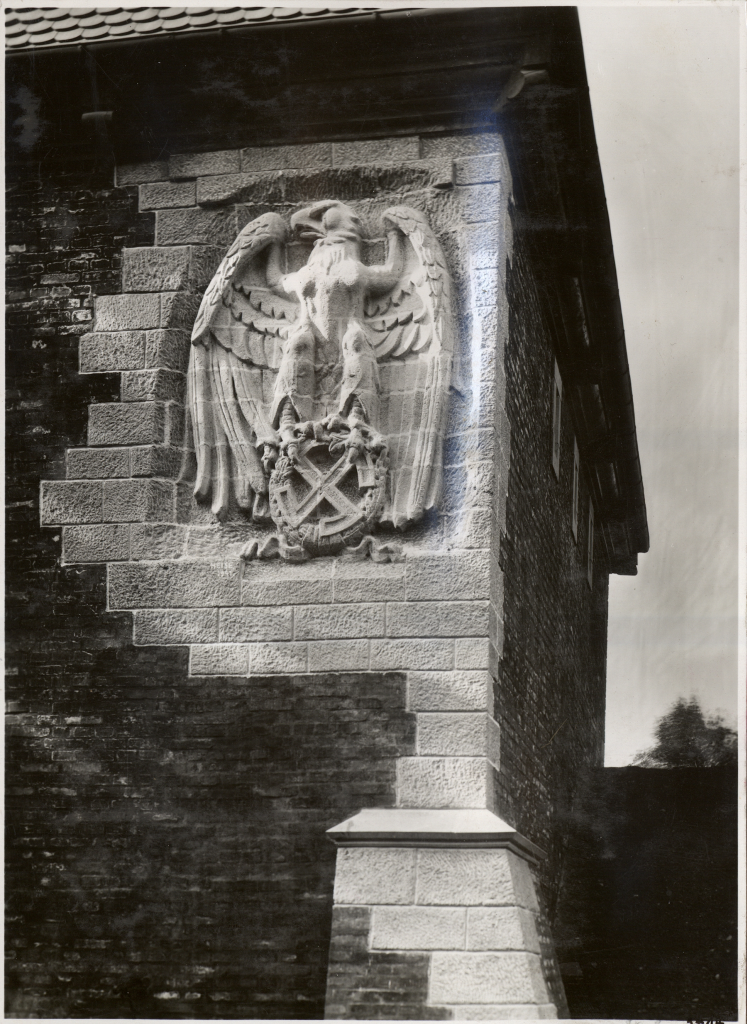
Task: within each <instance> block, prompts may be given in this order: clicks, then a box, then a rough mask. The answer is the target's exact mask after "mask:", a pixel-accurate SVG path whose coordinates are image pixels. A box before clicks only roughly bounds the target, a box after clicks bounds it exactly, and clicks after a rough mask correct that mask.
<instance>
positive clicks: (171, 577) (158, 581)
mask: <svg viewBox="0 0 747 1024" xmlns="http://www.w3.org/2000/svg"><path fill="white" fill-rule="evenodd" d="M240 579H241V565H240V563H239V562H238V561H237V562H232V563H231V562H229V563H227V564H220V563H218V564H215V563H212V564H211V563H208V562H188V561H181V562H143V563H140V564H138V565H113V566H111V567H110V569H109V606H110V608H201V607H219V606H221V605H225V606H230V605H237V604H238V603H239V587H240Z"/></svg>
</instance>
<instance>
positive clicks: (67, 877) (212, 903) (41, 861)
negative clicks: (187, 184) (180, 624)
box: [6, 179, 414, 1019]
mask: <svg viewBox="0 0 747 1024" xmlns="http://www.w3.org/2000/svg"><path fill="white" fill-rule="evenodd" d="M152 220H153V218H152V216H151V215H142V214H138V212H137V195H136V189H134V188H130V189H112V188H110V187H108V186H107V185H106V183H104V182H101V181H93V180H87V181H82V180H76V181H73V180H72V179H68V180H66V181H63V182H60V183H57V184H50V183H47V184H44V185H42V184H40V183H36V182H28V183H26V184H24V185H22V186H16V187H15V188H13V189H12V190H11V193H10V196H9V206H8V223H9V231H8V244H9V246H10V253H9V255H10V260H11V262H10V265H9V266H10V269H11V274H10V275H9V278H8V287H9V290H10V291H11V296H10V298H11V306H10V311H9V314H8V331H7V343H8V358H7V400H8V412H7V475H8V481H9V482H8V489H7V501H8V506H9V507H8V517H7V534H6V538H7V566H6V587H7V594H6V599H7V604H6V615H7V622H6V630H7V642H8V678H7V688H6V695H7V699H8V711H9V716H8V730H7V737H8V742H7V748H6V785H7V796H6V826H7V834H6V893H7V899H8V909H7V918H6V951H7V956H8V968H7V974H6V977H7V982H6V994H7V1012H8V1015H9V1016H11V1017H40V1016H41V1017H111V1018H114V1017H124V1018H127V1017H148V1018H159V1017H174V1018H229V1019H231V1018H233V1019H236V1018H247V1017H248V1018H252V1017H265V1018H278V1017H280V1018H288V1017H290V1018H294V1017H295V1018H319V1017H322V1015H323V1007H324V991H325V983H326V968H327V956H328V945H329V932H330V921H331V913H332V886H333V880H334V857H335V850H334V847H333V845H332V844H331V843H330V842H329V841H328V840H327V839H326V837H325V835H324V832H325V829H327V828H329V827H330V826H332V825H334V824H337V823H339V822H340V821H341V820H343V819H344V818H345V817H347V816H349V815H351V814H353V813H355V812H357V811H358V810H360V809H361V807H364V806H372V805H376V806H387V805H390V804H391V803H392V802H393V798H394V797H393V794H394V764H395V759H396V757H397V756H399V755H402V754H410V753H412V752H413V750H412V745H413V736H414V722H413V716H411V715H409V714H406V713H405V711H404V702H405V693H404V676H403V675H401V674H396V673H392V674H388V675H373V674H366V675H365V676H361V675H358V676H356V675H350V674H348V675H340V676H335V677H332V676H330V677H325V676H305V677H303V676H302V677H287V676H283V677H275V678H263V679H252V680H242V679H236V678H227V679H206V678H202V679H199V678H198V679H190V678H188V675H187V649H186V648H171V649H166V648H135V647H133V646H132V625H131V618H130V615H129V614H123V613H118V614H110V613H107V612H106V611H105V607H106V580H105V568H104V566H71V567H66V568H62V567H61V566H60V564H59V556H60V531H59V530H56V531H55V530H50V529H44V530H42V529H40V527H39V525H38V523H39V509H38V496H39V481H40V479H52V478H55V477H57V478H59V477H62V476H63V475H64V450H65V447H66V446H77V445H82V444H84V443H85V429H86V421H87V404H88V403H89V402H94V401H96V402H102V401H103V402H105V401H116V400H117V399H118V397H119V396H118V378H117V377H116V376H115V375H94V376H91V377H80V376H79V375H78V373H77V365H78V361H77V343H78V336H79V335H80V334H82V333H84V332H85V331H86V330H89V329H90V311H91V307H92V300H93V296H94V295H95V294H100V293H103V292H115V291H119V290H120V282H119V277H120V270H119V254H120V252H121V247H122V245H123V244H125V243H127V244H130V245H138V244H140V245H145V244H149V243H152Z"/></svg>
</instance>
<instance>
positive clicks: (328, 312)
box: [187, 200, 453, 528]
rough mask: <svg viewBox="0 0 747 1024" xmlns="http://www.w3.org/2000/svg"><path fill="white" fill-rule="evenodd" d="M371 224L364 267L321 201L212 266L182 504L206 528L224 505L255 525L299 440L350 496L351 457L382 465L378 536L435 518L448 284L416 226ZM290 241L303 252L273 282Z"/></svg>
mask: <svg viewBox="0 0 747 1024" xmlns="http://www.w3.org/2000/svg"><path fill="white" fill-rule="evenodd" d="M382 221H383V226H384V228H385V230H386V235H387V258H386V262H385V263H383V264H380V265H376V266H367V265H365V264H364V263H363V262H362V260H361V247H362V242H363V231H362V226H361V222H360V220H359V218H358V216H357V215H356V214H355V212H354V211H353V210H352V209H351V208H350V207H348V206H346V205H345V204H343V203H341V202H337V201H334V200H326V201H323V202H318V203H315V204H314V205H312V206H310V207H308V208H306V209H304V210H300V211H299V212H297V213H295V214H294V215H293V216H292V218H291V223H290V227H289V226H288V225H286V223H285V221H284V220H283V219H282V217H280V216H279V215H278V214H275V213H266V214H263V215H262V216H261V217H258V218H257V219H256V220H254V221H252V222H251V223H250V224H248V225H247V226H246V227H245V228H244V229H243V230H242V232H241V233H240V234H239V236H238V238H237V239H236V240H235V242H234V243H233V245H232V246H231V248H230V249H229V250H228V252H227V253H226V256H225V258H224V259H223V261H222V262H221V264H220V266H219V268H218V270H217V272H216V274H215V276H214V278H213V280H212V281H211V283H210V285H209V286H208V288H207V290H206V292H205V295H204V297H203V300H202V304H201V306H200V309H199V312H198V315H197V319H196V321H195V325H194V330H193V333H192V347H191V352H190V361H189V370H188V396H187V404H188V415H189V420H190V422H191V427H192V435H193V441H194V452H195V456H196V462H197V467H196V479H195V485H194V493H195V496H196V497H197V499H198V500H203V501H204V500H211V501H212V508H213V511H214V512H215V513H216V514H217V515H218V516H219V517H222V516H224V515H225V514H226V513H227V511H228V508H229V503H230V501H231V494H232V490H233V493H234V494H235V498H236V501H237V503H238V505H239V507H240V508H242V509H244V510H246V512H248V513H249V514H250V515H252V516H253V517H254V518H256V519H263V518H267V517H268V514H269V512H270V507H269V503H268V493H269V487H268V485H269V483H270V480H271V477H272V479H275V477H274V474H280V477H284V476H287V475H288V473H289V472H290V471H291V470H292V468H293V467H294V465H295V464H296V462H297V460H298V459H299V458H300V454H299V452H300V451H301V449H302V448H303V445H304V439H309V438H311V439H312V440H313V439H314V438H316V439H317V441H321V439H322V438H326V439H327V441H328V443H329V445H330V447H329V450H330V452H335V453H336V454H337V455H339V456H340V457H341V458H342V457H343V456H344V460H345V461H344V464H343V466H342V470H341V471H340V472H341V473H342V471H343V470H344V469H345V466H346V465H348V464H349V465H351V466H352V465H354V464H357V465H358V471H359V482H360V481H362V484H361V486H363V487H365V486H366V480H367V479H368V478H367V476H366V472H365V467H364V465H363V457H364V456H365V455H366V453H367V452H368V453H369V455H370V453H371V452H373V453H374V455H375V457H376V458H379V459H380V453H382V452H385V453H386V463H387V465H388V482H387V486H386V488H385V492H386V493H385V497H384V498H383V504H382V506H381V508H380V509H379V511H378V513H377V519H378V520H379V521H384V522H389V523H391V524H393V525H394V526H395V527H398V528H402V527H404V526H406V525H407V524H408V523H410V522H413V521H416V520H418V519H419V518H420V517H421V516H422V515H423V512H424V511H425V510H427V509H429V508H433V507H434V506H435V505H436V504H437V502H438V500H439V497H440V491H441V483H442V451H441V449H442V440H443V434H444V427H445V417H446V406H447V395H448V388H449V383H450V377H451V363H452V349H453V327H452V311H451V280H450V277H449V273H448V270H447V268H446V261H445V259H444V255H443V252H442V250H441V246H440V245H439V243H438V240H437V239H436V237H435V235H434V234H433V231H432V230H431V228H430V226H429V225H428V223H427V221H426V219H425V217H424V216H423V214H422V213H420V212H418V211H417V210H414V209H411V208H409V207H407V206H393V207H390V208H389V209H388V210H386V212H385V213H384V214H383V217H382ZM294 234H295V236H296V237H299V238H300V239H301V240H305V241H310V240H313V243H314V244H313V248H312V250H311V254H310V256H309V258H308V261H307V263H306V265H305V266H303V267H301V269H300V270H297V271H295V272H292V273H288V272H287V271H286V269H285V268H286V263H287V252H286V247H287V244H288V242H289V240H290V239H291V237H292V235H294ZM369 462H370V460H369ZM343 475H344V474H343ZM337 476H338V477H340V473H338V474H337ZM340 478H341V477H340ZM382 493H384V492H383V491H382Z"/></svg>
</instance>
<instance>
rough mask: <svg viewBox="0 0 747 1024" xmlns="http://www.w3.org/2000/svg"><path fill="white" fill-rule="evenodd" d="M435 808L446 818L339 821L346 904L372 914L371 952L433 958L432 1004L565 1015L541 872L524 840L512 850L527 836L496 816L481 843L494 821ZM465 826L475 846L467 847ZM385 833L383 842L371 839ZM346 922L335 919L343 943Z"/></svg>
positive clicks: (370, 816)
mask: <svg viewBox="0 0 747 1024" xmlns="http://www.w3.org/2000/svg"><path fill="white" fill-rule="evenodd" d="M418 813H420V814H423V813H424V812H418ZM433 813H436V814H438V813H440V815H441V818H440V819H437V818H434V817H433V816H432V815H431V817H430V818H428V820H427V821H426V819H422V822H421V823H420V824H419V819H417V818H416V817H414V816H413V812H405V811H394V812H393V811H390V812H386V811H383V810H382V811H377V812H370V811H369V812H364V813H363V814H361V815H359V816H357V818H354V819H351V820H350V821H348V822H346V823H344V824H343V825H341V826H340V827H339V828H338V829H333V830H332V832H333V833H334V835H335V841H336V842H337V843H339V844H341V845H340V846H339V849H338V853H337V858H338V859H337V871H336V878H335V906H336V908H339V910H340V911H342V910H344V911H345V912H346V913H348V914H349V913H356V914H358V915H359V919H360V920H361V921H362V922H364V923H365V922H367V929H366V944H367V948H368V950H369V951H370V953H369V955H371V956H376V955H378V954H381V955H383V954H384V953H388V954H389V955H392V954H394V953H395V952H396V953H404V952H407V953H416V952H417V953H420V954H422V955H424V956H426V957H427V959H428V972H427V977H428V991H427V1001H426V1005H427V1006H429V1007H433V1008H434V1012H436V1009H438V1011H444V1010H446V1011H448V1016H449V1017H452V1016H453V1018H454V1019H462V1017H464V1018H465V1019H490V1016H491V1014H492V1015H493V1016H497V1018H498V1019H502V1018H516V1017H519V1016H521V1017H525V1018H538V1017H556V1016H557V1009H556V1007H555V1005H554V1004H553V1003H552V1001H551V998H550V995H549V991H548V987H547V983H546V980H545V976H544V973H543V961H542V957H541V955H540V941H539V928H538V914H539V906H538V903H537V899H536V895H535V892H534V883H533V880H532V875H531V870H530V867H529V864H528V863H527V860H526V859H525V854H523V853H522V855H519V853H518V852H517V851H518V849H519V847H517V846H515V845H514V848H508V847H509V846H511V845H512V843H515V842H518V839H519V837H517V836H516V834H515V833H512V830H510V829H507V830H506V831H504V832H501V829H506V826H505V824H504V823H502V822H500V819H497V818H495V817H494V816H493V820H494V822H495V831H494V833H493V834H492V837H491V836H490V834H489V833H488V832H484V833H482V835H483V839H484V841H485V842H488V846H487V847H485V848H475V845H474V844H475V840H476V838H477V836H478V835H479V834H480V833H479V830H480V829H483V828H489V827H490V826H489V823H488V822H487V821H483V819H482V818H479V819H478V818H474V819H473V820H472V821H470V820H469V819H467V818H464V817H463V815H464V814H465V813H466V812H463V811H460V812H456V814H457V816H456V817H455V816H454V814H455V812H448V811H446V812H433ZM481 813H482V814H483V815H484V814H485V812H481ZM397 815H400V816H402V815H404V816H406V817H401V818H399V819H398V818H397ZM449 815H452V816H451V817H449ZM359 819H360V820H359ZM439 822H440V824H439ZM372 829H374V830H376V829H379V830H380V831H379V832H378V833H376V832H372V831H371V830H372ZM408 829H409V830H410V831H409V832H408ZM459 829H462V830H463V832H462V833H461V835H462V836H463V839H464V840H465V841H466V840H468V839H469V840H470V841H471V843H472V845H471V846H469V847H462V846H460V832H459ZM475 829H477V830H478V831H477V832H475V831H474V830H475ZM377 834H378V835H379V837H380V838H379V841H378V844H377V845H366V843H367V842H370V841H371V840H372V839H374V838H375V836H376V835H377ZM429 835H430V836H432V837H433V838H434V839H435V837H438V839H439V840H440V844H441V845H440V847H439V846H438V845H437V844H435V845H433V844H432V845H424V844H425V842H426V840H427V839H428V836H429ZM447 835H448V836H449V838H447ZM356 836H360V840H357V839H356ZM358 842H360V845H358ZM502 842H503V843H505V844H506V845H505V846H504V847H503V848H501V847H500V843H502ZM395 843H396V844H397V845H394V844H395ZM490 843H492V844H493V845H492V846H491V845H490ZM348 844H353V845H348ZM387 844H392V845H387ZM364 911H368V916H367V917H365V916H364ZM338 920H341V919H338V918H337V917H335V918H333V938H332V941H333V943H335V942H336V941H337V939H336V928H337V921H338ZM340 941H342V935H341V936H340ZM338 958H339V957H338ZM335 986H336V981H335V976H334V975H330V978H329V982H328V1005H330V1006H331V1005H335V1001H336V1000H337V998H338V997H337V994H336V988H335Z"/></svg>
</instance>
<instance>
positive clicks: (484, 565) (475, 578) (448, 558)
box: [405, 551, 490, 667]
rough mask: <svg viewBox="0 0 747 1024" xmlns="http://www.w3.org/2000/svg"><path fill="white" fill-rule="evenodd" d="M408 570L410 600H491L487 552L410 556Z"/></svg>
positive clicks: (407, 563)
mask: <svg viewBox="0 0 747 1024" xmlns="http://www.w3.org/2000/svg"><path fill="white" fill-rule="evenodd" d="M405 567H406V573H407V600H408V601H443V600H450V601H474V600H486V599H488V598H489V597H490V559H489V553H488V552H487V551H459V552H450V553H448V554H444V555H435V554H427V555H423V556H419V557H408V559H407V562H406V563H405ZM478 667H479V666H478Z"/></svg>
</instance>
